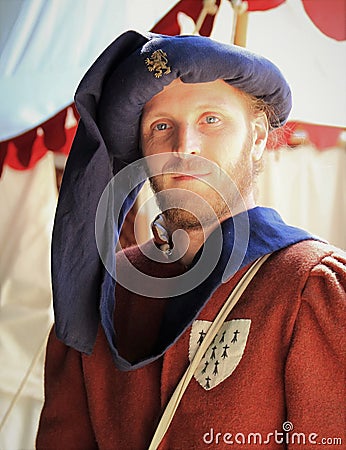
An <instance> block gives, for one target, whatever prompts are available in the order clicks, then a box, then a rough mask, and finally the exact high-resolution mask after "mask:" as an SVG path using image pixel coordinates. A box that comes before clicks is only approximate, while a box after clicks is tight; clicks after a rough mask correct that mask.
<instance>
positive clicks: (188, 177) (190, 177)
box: [172, 172, 210, 181]
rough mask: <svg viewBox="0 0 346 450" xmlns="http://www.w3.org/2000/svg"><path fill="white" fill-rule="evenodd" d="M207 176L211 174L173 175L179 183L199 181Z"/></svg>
mask: <svg viewBox="0 0 346 450" xmlns="http://www.w3.org/2000/svg"><path fill="white" fill-rule="evenodd" d="M207 175H210V173H209V172H208V173H181V174H175V175H173V176H172V178H173V179H174V180H178V181H186V180H199V179H201V178H204V177H206V176H207Z"/></svg>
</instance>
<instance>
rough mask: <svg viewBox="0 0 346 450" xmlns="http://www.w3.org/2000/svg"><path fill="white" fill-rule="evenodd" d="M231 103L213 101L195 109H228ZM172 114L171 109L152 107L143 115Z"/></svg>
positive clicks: (154, 116) (160, 115)
mask: <svg viewBox="0 0 346 450" xmlns="http://www.w3.org/2000/svg"><path fill="white" fill-rule="evenodd" d="M229 106H230V104H229V103H227V104H226V103H222V102H218V101H215V103H213V104H211V103H204V104H201V105H197V106H195V108H194V109H195V111H205V112H208V111H216V110H222V111H225V110H228V109H229ZM234 107H235V108H238V107H239V106H238V105H236V104H235V105H234ZM170 115H171V112H170V111H169V110H159V111H157V112H156V111H152V110H151V109H150V108H149V109H148V110H147V111H145V112H144V113H143V114H142V116H144V117H146V116H150V118H156V117H157V118H160V117H167V116H168V117H169V116H170Z"/></svg>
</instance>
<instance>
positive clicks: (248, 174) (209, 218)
mask: <svg viewBox="0 0 346 450" xmlns="http://www.w3.org/2000/svg"><path fill="white" fill-rule="evenodd" d="M251 148H252V137H251V136H250V133H249V134H248V136H247V139H246V142H245V143H244V146H243V150H242V152H241V155H240V157H239V159H238V161H237V162H236V163H235V164H234V165H232V167H231V168H227V170H225V172H223V171H221V170H220V171H219V172H218V177H217V181H216V182H215V186H211V185H208V186H207V185H206V182H204V181H203V180H200V181H198V182H196V183H201V188H204V189H203V190H202V189H201V190H200V191H199V192H198V191H196V192H195V191H189V190H188V189H186V190H185V189H179V190H169V189H168V190H166V189H167V188H165V182H164V177H165V175H158V176H155V177H151V178H150V184H151V187H152V190H153V191H154V193H155V194H156V201H157V204H158V206H159V208H160V210H161V211H162V213H163V214H164V217H165V219H166V221H167V222H168V223H169V224H170V225H171V226H172V228H174V229H184V230H191V229H198V228H203V227H206V226H209V225H212V224H213V223H215V221H218V222H221V221H222V220H224V219H225V218H227V217H230V216H232V215H234V211H238V210H239V208H240V209H244V206H243V205H244V204H245V199H246V197H247V196H248V194H249V193H250V192H251V191H252V188H253V178H254V170H253V168H252V166H251V163H250V151H251ZM193 157H194V156H193V155H192V156H189V158H193ZM195 158H196V157H195ZM197 158H198V157H197ZM211 164H212V163H211ZM212 165H213V168H214V164H212ZM214 170H215V168H214ZM171 171H172V172H176V173H184V159H178V158H177V162H176V164H175V165H174V170H171ZM202 184H203V185H202ZM242 206H243V207H242Z"/></svg>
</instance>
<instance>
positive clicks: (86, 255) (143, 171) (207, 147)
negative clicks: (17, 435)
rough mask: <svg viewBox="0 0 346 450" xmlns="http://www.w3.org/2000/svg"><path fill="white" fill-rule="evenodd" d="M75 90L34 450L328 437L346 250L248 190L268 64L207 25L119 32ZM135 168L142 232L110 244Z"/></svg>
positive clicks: (338, 400) (276, 101)
mask: <svg viewBox="0 0 346 450" xmlns="http://www.w3.org/2000/svg"><path fill="white" fill-rule="evenodd" d="M76 103H77V106H78V108H79V111H80V114H81V121H80V124H79V129H78V132H77V135H76V138H75V141H74V145H73V148H72V150H71V154H70V157H69V160H68V164H67V168H66V173H65V176H64V180H63V184H62V189H61V194H60V199H59V206H58V210H57V215H56V222H55V229H54V235H53V291H54V306H55V315H56V323H55V329H54V330H53V331H52V333H51V336H50V339H49V343H48V348H47V360H46V372H45V377H46V386H45V390H46V391H45V392H46V397H45V405H44V408H43V411H42V416H41V421H40V427H39V432H38V437H37V448H38V449H45V448H59V449H60V448H64V449H83V450H85V449H94V448H95V449H96V448H100V449H136V450H140V449H146V448H149V446H150V448H160V449H169V450H172V449H203V448H207V447H208V446H209V447H210V448H228V447H229V446H230V445H234V446H237V447H239V448H244V449H248V448H252V447H254V448H255V447H256V446H262V445H266V447H267V448H271V449H285V448H288V449H294V448H303V447H302V446H303V445H306V448H310V447H311V445H314V444H318V443H323V441H322V440H323V439H327V438H332V437H333V438H338V439H339V438H340V439H341V438H342V432H343V423H344V396H343V381H344V380H343V376H342V373H343V364H344V358H343V353H342V343H343V341H344V336H343V332H342V321H343V319H344V307H345V297H346V295H345V281H346V270H345V255H344V254H342V252H341V251H339V250H337V249H335V248H333V247H331V246H329V245H327V244H326V243H323V242H320V241H319V240H318V239H316V238H314V237H312V236H311V235H309V233H307V232H305V231H303V230H299V229H296V228H293V227H290V226H288V225H286V224H284V223H283V222H282V220H281V219H280V217H279V216H278V214H277V213H276V212H275V211H273V210H271V209H267V208H261V207H258V206H256V203H255V196H254V182H255V175H256V173H257V172H258V167H259V165H260V161H261V157H262V154H263V151H264V149H265V145H266V141H267V137H268V132H269V131H270V130H271V129H272V128H277V127H279V126H281V125H282V124H283V123H285V121H286V120H287V117H288V114H289V111H290V107H291V95H290V90H289V87H288V85H287V83H286V81H285V79H284V78H283V76H282V74H281V73H280V72H279V70H278V69H277V68H276V67H275V66H274V65H273V64H272V63H271V62H269V61H267V60H266V59H264V58H262V57H260V56H255V55H253V54H251V53H250V52H247V51H245V50H243V49H240V48H238V47H234V46H227V45H222V44H219V43H216V42H213V41H212V40H210V39H208V38H202V37H195V36H176V37H169V36H160V35H154V34H149V35H148V36H143V35H140V34H138V33H135V32H127V33H125V34H124V35H122V36H120V37H119V38H118V39H117V40H116V41H115V42H114V43H112V44H111V45H110V47H109V48H108V49H107V50H106V51H105V52H104V53H103V54H102V55H101V57H100V58H99V59H98V60H97V61H96V62H95V64H94V65H93V66H92V67H91V69H90V70H89V71H88V73H87V74H86V76H85V78H84V79H83V81H82V82H81V85H80V86H79V88H78V91H77V95H76ZM147 177H149V178H150V182H151V185H152V188H153V191H154V193H155V197H156V200H157V202H158V204H159V206H160V207H161V210H162V214H161V215H160V216H159V217H158V218H156V219H155V220H154V222H153V232H154V239H153V240H150V241H149V242H147V243H145V244H144V245H142V246H141V247H140V248H139V247H137V246H134V247H131V248H129V249H126V250H125V251H121V252H119V253H118V254H117V256H116V257H115V246H116V243H117V238H118V233H119V229H118V227H120V226H121V223H122V221H123V218H124V217H125V215H126V212H127V211H128V210H129V208H130V207H131V205H132V203H133V201H134V199H135V198H136V196H137V193H138V190H139V187H140V186H141V184H142V182H143V181H144V180H145V179H146V178H147ZM95 230H96V233H95ZM263 258H266V259H263ZM100 261H102V264H101V263H100ZM259 261H260V262H259ZM253 264H255V265H253ZM259 264H262V265H261V266H260V265H259ZM249 267H250V271H252V270H255V269H254V267H256V270H257V274H255V276H254V278H252V280H251V281H250V273H254V272H248V269H249ZM245 274H247V275H245ZM244 276H245V277H247V278H246V279H247V280H248V281H249V284H248V285H247V287H246V289H245V291H244V292H243V293H242V295H240V294H239V295H238V300H234V299H235V296H236V293H237V292H238V291H239V289H240V286H243V283H244ZM229 299H231V300H232V301H231V300H229ZM236 301H237V303H236ZM229 303H231V306H232V307H233V309H232V308H231V306H230V307H229V308H228V305H229ZM224 307H227V308H228V309H226V312H225V317H223V318H222V319H219V317H220V316H219V312H220V311H221V312H223V310H224ZM214 328H215V330H216V331H215V332H213V331H210V330H213V329H214ZM57 338H58V339H57ZM61 341H62V342H61ZM194 365H196V367H194ZM191 367H193V370H192V369H190V368H191ZM189 371H190V372H191V375H192V374H193V377H192V378H191V379H189V378H188V377H186V376H185V374H187V373H188V372H189ZM181 379H182V380H187V382H186V384H185V386H184V388H182V387H181V386H182V384H179V383H180V380H181ZM178 385H179V387H178V389H177V390H176V387H177V386H178ZM180 394H181V395H180ZM176 398H178V400H177V401H176ZM170 399H172V400H171V401H170ZM172 402H173V403H174V402H175V407H174V406H173V407H172V408H171V406H172V404H173V403H172ZM167 405H168V407H167ZM166 408H167V409H166ZM167 415H168V417H169V416H170V417H169V418H168V419H167ZM160 418H163V419H162V420H161V422H160ZM157 427H158V432H157V433H155V430H156V428H157ZM154 435H155V438H154V440H153V441H152V438H153V436H154ZM335 442H336V441H335ZM335 445H336V444H335Z"/></svg>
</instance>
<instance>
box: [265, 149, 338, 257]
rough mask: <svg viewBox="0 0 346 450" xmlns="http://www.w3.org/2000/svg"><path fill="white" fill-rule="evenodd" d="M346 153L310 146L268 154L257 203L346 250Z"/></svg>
mask: <svg viewBox="0 0 346 450" xmlns="http://www.w3.org/2000/svg"><path fill="white" fill-rule="evenodd" d="M345 170H346V151H345V149H341V148H339V147H337V148H329V149H326V150H324V151H319V150H316V148H314V147H311V146H309V145H306V146H299V147H296V148H295V149H288V148H282V149H279V150H275V151H267V152H266V153H265V158H264V171H263V172H262V173H261V174H260V176H259V179H258V203H259V204H261V205H263V206H270V207H272V208H275V209H276V210H277V211H279V213H280V214H281V215H282V217H283V219H284V220H286V221H287V223H289V224H291V225H295V226H298V227H300V228H304V229H306V230H309V231H310V232H311V233H313V234H315V235H316V236H320V237H321V238H323V239H324V240H327V241H328V242H330V243H331V244H333V245H335V246H337V247H340V248H342V249H344V250H346V231H345V230H346V176H345Z"/></svg>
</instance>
